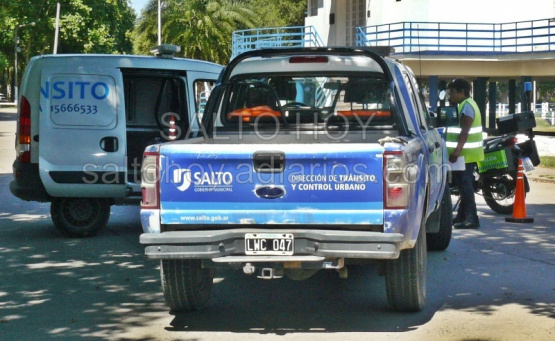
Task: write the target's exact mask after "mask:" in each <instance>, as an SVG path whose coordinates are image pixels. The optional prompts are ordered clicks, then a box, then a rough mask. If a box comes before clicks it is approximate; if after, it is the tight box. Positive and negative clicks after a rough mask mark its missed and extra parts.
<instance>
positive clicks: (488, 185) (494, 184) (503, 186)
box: [452, 112, 540, 214]
mask: <svg viewBox="0 0 555 341" xmlns="http://www.w3.org/2000/svg"><path fill="white" fill-rule="evenodd" d="M497 125H498V130H499V132H500V133H501V135H500V136H493V137H489V138H487V139H485V140H484V156H485V158H484V160H483V161H481V162H478V164H477V166H476V170H475V171H474V191H475V192H476V193H479V194H480V193H481V194H482V195H483V196H484V200H485V202H486V204H487V205H488V206H489V207H490V208H491V209H492V210H493V211H495V212H496V213H499V214H511V213H513V203H514V199H515V198H514V197H515V192H516V180H517V172H518V161H519V159H522V164H523V166H524V169H525V171H527V172H529V171H532V170H534V167H535V166H537V165H539V164H540V158H539V155H538V151H537V148H536V142H535V141H534V133H533V131H532V128H534V127H535V126H536V120H535V115H534V113H533V112H524V113H519V114H511V115H508V116H504V117H501V118H498V119H497ZM519 133H525V134H526V136H527V140H526V141H522V142H520V143H518V138H517V134H519ZM523 177H524V188H525V193H528V192H529V191H530V185H529V184H528V179H527V177H526V175H525V174H523ZM452 193H453V194H455V195H458V193H459V192H458V188H452Z"/></svg>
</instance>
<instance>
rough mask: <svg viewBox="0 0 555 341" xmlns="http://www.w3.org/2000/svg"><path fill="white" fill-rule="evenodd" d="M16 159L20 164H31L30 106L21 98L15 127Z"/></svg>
mask: <svg viewBox="0 0 555 341" xmlns="http://www.w3.org/2000/svg"><path fill="white" fill-rule="evenodd" d="M17 136H18V138H17V150H16V152H17V157H18V158H19V162H21V163H29V162H31V104H30V103H29V101H28V100H27V98H25V97H24V96H21V102H20V104H19V125H18V127H17Z"/></svg>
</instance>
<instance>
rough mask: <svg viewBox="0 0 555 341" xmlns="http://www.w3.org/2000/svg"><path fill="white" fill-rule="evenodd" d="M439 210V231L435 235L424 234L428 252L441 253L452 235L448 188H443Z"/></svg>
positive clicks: (451, 208)
mask: <svg viewBox="0 0 555 341" xmlns="http://www.w3.org/2000/svg"><path fill="white" fill-rule="evenodd" d="M439 209H440V210H441V212H440V216H439V217H440V218H439V231H438V232H437V233H428V234H426V239H427V240H426V242H427V243H428V250H430V251H443V250H445V249H447V247H448V246H449V243H451V235H452V234H453V202H452V200H451V191H450V190H449V186H447V187H445V191H444V192H443V197H442V198H441V206H440V207H439Z"/></svg>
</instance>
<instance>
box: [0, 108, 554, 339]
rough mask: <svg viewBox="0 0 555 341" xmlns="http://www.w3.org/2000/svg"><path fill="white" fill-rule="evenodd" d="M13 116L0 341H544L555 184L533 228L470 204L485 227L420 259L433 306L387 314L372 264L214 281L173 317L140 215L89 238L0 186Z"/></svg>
mask: <svg viewBox="0 0 555 341" xmlns="http://www.w3.org/2000/svg"><path fill="white" fill-rule="evenodd" d="M14 127H15V122H14V121H13V115H9V114H6V113H3V110H2V111H0V152H1V154H0V172H3V174H1V173H0V193H2V195H1V196H0V340H44V339H49V338H52V339H71V340H75V339H96V340H241V341H243V340H309V341H310V340H314V341H315V340H341V341H343V340H345V339H349V340H518V341H521V340H553V339H555V215H554V213H553V210H554V209H555V205H554V203H555V198H554V196H553V194H552V193H553V191H555V184H552V183H536V182H533V183H532V184H531V185H532V190H531V193H530V194H529V195H528V197H527V198H526V206H527V213H528V216H531V217H534V218H535V222H534V223H533V224H510V223H506V222H505V220H504V217H503V216H501V215H498V214H495V213H494V212H493V211H491V210H490V209H489V208H488V207H487V206H486V205H485V204H484V202H483V200H482V199H481V198H478V210H479V212H480V219H481V223H482V226H481V228H480V229H478V230H456V231H454V239H453V240H452V243H451V245H450V246H449V248H448V249H447V251H445V252H431V253H429V256H428V303H427V305H426V308H425V309H424V311H422V312H420V313H412V314H400V313H395V312H392V311H390V310H389V309H388V307H387V302H386V297H385V283H384V278H383V277H381V276H380V275H379V273H378V269H377V268H376V267H358V268H353V269H350V270H349V278H348V279H346V280H341V279H339V278H338V275H337V273H335V272H333V271H322V272H320V273H318V274H317V275H315V276H314V277H311V278H310V279H308V280H305V281H299V282H295V281H292V280H289V279H287V278H284V279H280V280H273V281H264V280H260V279H257V278H255V277H249V276H246V275H244V274H242V273H240V272H233V271H222V272H218V273H217V274H216V280H215V285H214V292H213V297H212V303H211V305H210V306H209V307H208V308H207V309H206V310H204V311H201V312H196V313H186V314H178V315H173V314H170V313H169V311H168V309H167V308H166V307H165V305H164V300H163V297H162V294H161V289H160V280H159V273H158V272H159V270H158V264H157V263H156V262H155V261H150V260H147V259H145V257H144V256H143V248H142V247H141V246H140V245H139V242H138V239H139V234H140V233H141V226H140V221H139V218H138V212H139V210H138V208H137V207H114V208H113V209H112V215H111V217H110V222H109V223H108V228H107V229H105V230H104V231H102V232H101V233H100V235H98V236H97V237H94V238H88V239H68V238H65V237H63V236H62V235H61V234H60V233H58V232H57V231H56V230H55V229H54V227H53V225H52V223H51V221H50V216H49V205H48V204H40V203H33V202H23V201H20V200H19V199H17V198H14V197H13V196H12V195H11V193H10V192H9V190H8V184H9V181H11V178H12V175H11V174H9V173H8V172H11V162H12V160H13V136H14V135H13V129H14Z"/></svg>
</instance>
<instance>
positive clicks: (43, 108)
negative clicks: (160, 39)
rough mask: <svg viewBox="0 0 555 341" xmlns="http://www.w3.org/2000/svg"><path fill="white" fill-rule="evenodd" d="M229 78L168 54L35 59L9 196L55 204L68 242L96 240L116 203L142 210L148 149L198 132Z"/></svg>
mask: <svg viewBox="0 0 555 341" xmlns="http://www.w3.org/2000/svg"><path fill="white" fill-rule="evenodd" d="M163 47H164V46H163ZM166 47H168V46H166ZM170 47H171V46H170ZM221 70H222V66H220V65H217V64H213V63H209V62H205V61H199V60H191V59H183V58H173V57H172V56H171V54H169V55H168V54H167V53H166V52H165V51H160V52H159V54H158V56H157V57H153V56H128V55H45V56H37V57H34V58H32V59H31V60H30V62H29V64H28V66H27V69H26V70H25V73H24V75H23V77H22V81H21V89H20V98H19V113H18V114H19V116H18V126H17V136H16V153H17V156H16V160H15V162H14V165H13V171H14V180H13V181H12V182H11V183H10V190H11V192H12V193H13V194H14V195H15V196H16V197H18V198H21V199H23V200H29V201H41V202H51V208H50V212H51V216H52V220H53V222H54V225H55V226H56V227H57V228H59V229H60V230H61V231H63V232H64V233H66V234H68V235H70V236H75V237H86V236H92V235H94V234H96V233H98V232H99V231H100V230H101V229H102V228H103V227H104V226H105V225H106V223H107V222H108V218H109V216H110V206H111V205H113V204H123V203H137V204H138V203H139V201H140V199H141V188H140V182H141V179H140V169H141V166H140V165H141V162H142V155H143V150H144V148H145V146H148V145H150V144H153V143H157V142H163V141H165V140H173V139H179V138H181V139H183V138H188V137H190V136H193V135H194V134H195V133H196V132H198V130H199V120H198V117H199V116H200V115H202V110H203V109H204V108H203V107H204V104H205V97H206V94H207V93H209V91H210V90H211V89H212V87H213V86H214V85H215V83H216V80H217V78H218V76H219V74H220V71H221Z"/></svg>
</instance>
